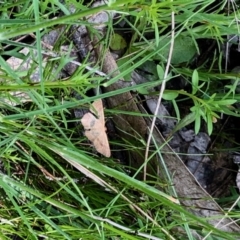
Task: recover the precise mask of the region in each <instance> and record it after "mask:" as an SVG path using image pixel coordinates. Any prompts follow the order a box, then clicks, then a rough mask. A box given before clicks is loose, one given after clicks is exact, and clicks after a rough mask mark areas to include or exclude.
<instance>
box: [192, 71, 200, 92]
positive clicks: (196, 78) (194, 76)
mask: <svg viewBox="0 0 240 240" xmlns="http://www.w3.org/2000/svg"><path fill="white" fill-rule="evenodd" d="M198 83H199V76H198V71H197V70H196V69H195V70H194V71H193V74H192V94H195V93H196V92H197V90H198Z"/></svg>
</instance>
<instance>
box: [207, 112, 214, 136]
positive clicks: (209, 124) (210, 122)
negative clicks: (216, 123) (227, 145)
mask: <svg viewBox="0 0 240 240" xmlns="http://www.w3.org/2000/svg"><path fill="white" fill-rule="evenodd" d="M207 129H208V135H211V134H212V131H213V116H212V114H211V113H208V114H207Z"/></svg>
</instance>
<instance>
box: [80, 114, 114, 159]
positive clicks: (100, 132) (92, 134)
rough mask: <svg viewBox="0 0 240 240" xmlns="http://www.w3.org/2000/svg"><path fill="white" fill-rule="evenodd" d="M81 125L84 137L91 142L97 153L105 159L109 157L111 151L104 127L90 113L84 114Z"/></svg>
mask: <svg viewBox="0 0 240 240" xmlns="http://www.w3.org/2000/svg"><path fill="white" fill-rule="evenodd" d="M81 123H82V125H83V127H84V129H85V136H86V137H87V138H88V140H89V141H91V142H92V144H93V145H94V147H95V148H96V150H97V152H99V153H101V154H102V155H104V156H105V157H110V155H111V151H110V147H109V143H108V138H107V134H106V131H105V125H104V124H102V121H101V120H100V119H97V118H96V117H95V116H94V115H93V114H92V113H86V114H85V115H84V116H83V117H82V119H81Z"/></svg>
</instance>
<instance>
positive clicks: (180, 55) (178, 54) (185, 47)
mask: <svg viewBox="0 0 240 240" xmlns="http://www.w3.org/2000/svg"><path fill="white" fill-rule="evenodd" d="M159 48H163V49H162V51H161V55H162V56H163V57H164V58H165V59H167V58H168V54H169V48H170V39H169V38H166V37H165V38H162V39H160V42H159ZM196 53H197V48H196V46H195V44H194V41H193V40H192V38H191V37H185V36H182V35H179V36H178V37H176V38H175V41H174V48H173V54H172V60H171V63H172V64H180V63H187V62H189V61H190V60H191V59H192V58H193V57H194V55H195V54H196ZM158 59H159V58H158ZM160 60H162V59H160Z"/></svg>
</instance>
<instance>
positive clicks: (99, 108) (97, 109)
mask: <svg viewBox="0 0 240 240" xmlns="http://www.w3.org/2000/svg"><path fill="white" fill-rule="evenodd" d="M90 111H91V112H92V113H93V114H96V115H97V116H98V119H99V120H100V121H101V123H102V124H103V126H104V125H105V120H104V111H103V103H102V100H101V99H98V100H96V101H94V102H93V103H92V109H91V108H90Z"/></svg>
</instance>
